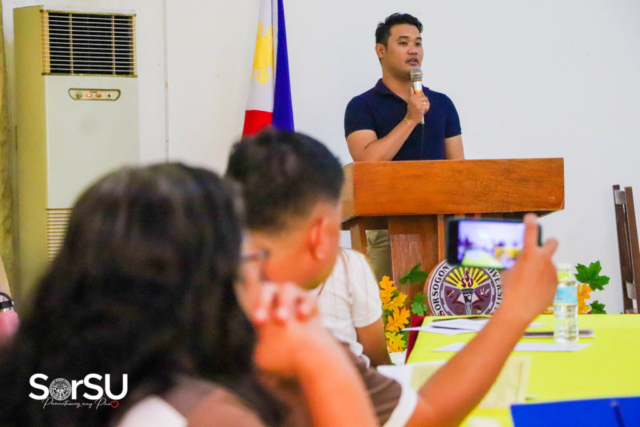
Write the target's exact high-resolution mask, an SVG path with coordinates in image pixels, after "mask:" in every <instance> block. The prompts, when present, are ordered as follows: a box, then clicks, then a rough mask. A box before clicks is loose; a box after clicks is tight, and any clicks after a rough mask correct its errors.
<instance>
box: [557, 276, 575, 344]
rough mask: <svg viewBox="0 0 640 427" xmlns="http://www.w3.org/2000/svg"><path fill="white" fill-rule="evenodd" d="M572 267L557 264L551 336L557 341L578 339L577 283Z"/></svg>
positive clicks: (565, 341) (570, 341)
mask: <svg viewBox="0 0 640 427" xmlns="http://www.w3.org/2000/svg"><path fill="white" fill-rule="evenodd" d="M572 267H573V266H572V265H571V264H558V290H557V291H556V297H555V299H554V301H553V312H554V314H555V327H554V330H553V338H554V339H555V341H556V342H557V343H574V342H577V341H578V283H577V282H576V280H575V278H574V276H573V273H572Z"/></svg>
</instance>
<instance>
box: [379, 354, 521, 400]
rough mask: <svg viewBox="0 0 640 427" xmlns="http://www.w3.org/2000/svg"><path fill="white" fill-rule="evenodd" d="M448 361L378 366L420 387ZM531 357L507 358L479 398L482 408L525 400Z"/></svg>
mask: <svg viewBox="0 0 640 427" xmlns="http://www.w3.org/2000/svg"><path fill="white" fill-rule="evenodd" d="M445 363H446V362H445V361H436V362H424V363H412V364H408V365H401V366H378V372H380V373H381V374H382V375H384V376H387V377H389V378H392V379H394V380H396V381H398V382H399V383H400V384H402V386H403V387H407V386H408V387H411V388H413V389H414V390H418V389H420V387H422V386H423V385H424V383H426V382H427V380H428V379H429V378H430V377H431V376H432V375H433V374H434V373H435V372H436V371H437V370H438V369H440V368H441V367H442V366H443V365H444V364H445ZM530 365H531V359H530V358H529V357H523V356H512V357H509V358H508V359H507V362H506V363H505V365H504V367H503V368H502V371H501V372H500V375H499V376H498V378H497V379H496V381H495V383H494V384H493V386H492V387H491V389H490V390H489V392H488V393H487V395H486V396H485V397H484V399H483V400H482V402H480V405H479V407H480V408H507V407H509V406H510V405H512V404H513V403H522V402H524V401H525V398H526V391H527V382H528V379H529V367H530Z"/></svg>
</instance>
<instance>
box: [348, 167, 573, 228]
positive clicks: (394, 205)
mask: <svg viewBox="0 0 640 427" xmlns="http://www.w3.org/2000/svg"><path fill="white" fill-rule="evenodd" d="M344 172H345V185H344V189H343V193H342V210H343V213H342V220H343V221H348V220H350V219H353V218H356V217H361V216H389V215H434V214H470V213H507V212H552V211H556V210H561V209H564V159H561V158H553V159H505V160H435V161H402V162H358V163H350V164H348V165H346V166H345V167H344Z"/></svg>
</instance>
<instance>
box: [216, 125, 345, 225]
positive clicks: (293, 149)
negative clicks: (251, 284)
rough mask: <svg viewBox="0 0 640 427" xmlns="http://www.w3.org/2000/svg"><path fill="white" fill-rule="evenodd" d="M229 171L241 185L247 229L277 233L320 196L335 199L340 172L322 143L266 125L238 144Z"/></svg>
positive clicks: (337, 200)
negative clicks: (267, 127)
mask: <svg viewBox="0 0 640 427" xmlns="http://www.w3.org/2000/svg"><path fill="white" fill-rule="evenodd" d="M227 176H229V177H230V178H232V179H234V180H236V181H238V182H239V183H240V184H241V185H242V192H243V194H244V199H245V206H246V221H247V225H248V227H249V229H250V230H252V231H265V232H278V231H281V230H283V229H286V228H287V225H288V221H289V220H290V219H291V218H304V217H305V216H306V215H308V214H309V213H310V212H311V209H313V207H314V206H316V204H317V203H319V202H321V201H328V202H331V203H336V204H337V203H338V202H339V201H340V192H341V190H342V184H343V182H344V173H343V171H342V166H341V165H340V162H339V161H338V159H337V158H336V157H335V156H334V155H333V154H331V152H330V151H329V150H328V149H327V147H325V146H324V145H323V144H322V143H320V142H318V141H316V140H315V139H313V138H311V137H308V136H306V135H302V134H299V133H295V132H286V131H278V130H273V129H269V130H267V131H263V132H261V133H259V134H258V135H256V136H254V137H250V138H246V139H243V140H242V141H240V142H238V143H236V144H235V145H234V146H233V148H232V151H231V155H230V156H229V164H228V166H227Z"/></svg>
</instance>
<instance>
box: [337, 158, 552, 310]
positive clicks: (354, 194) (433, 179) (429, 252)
mask: <svg viewBox="0 0 640 427" xmlns="http://www.w3.org/2000/svg"><path fill="white" fill-rule="evenodd" d="M344 172H345V186H344V190H343V194H342V210H343V212H342V228H343V229H344V230H350V231H351V245H352V247H353V249H355V250H357V251H360V252H362V253H363V254H365V255H366V253H367V237H366V230H385V229H386V230H389V239H390V242H391V263H392V266H393V279H394V280H395V281H396V284H398V279H399V278H400V277H401V276H402V275H403V274H405V273H407V272H408V271H409V270H410V269H411V267H413V266H414V265H415V264H416V263H418V262H422V269H423V270H425V271H427V272H429V271H431V270H432V269H433V267H435V266H436V265H437V264H438V263H439V262H440V261H442V260H444V258H445V253H444V243H445V241H444V239H445V236H444V226H445V222H446V220H447V219H448V218H449V217H452V216H455V217H471V218H500V219H503V218H522V216H523V215H524V214H525V213H527V212H535V213H538V214H539V215H545V214H548V213H551V212H553V211H556V210H560V209H564V160H563V159H512V160H439V161H403V162H358V163H350V164H348V165H346V166H345V167H344ZM400 288H401V290H402V291H403V292H405V293H410V294H414V293H415V291H411V290H410V289H408V288H405V287H402V286H400ZM409 296H410V297H411V296H412V295H409Z"/></svg>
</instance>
